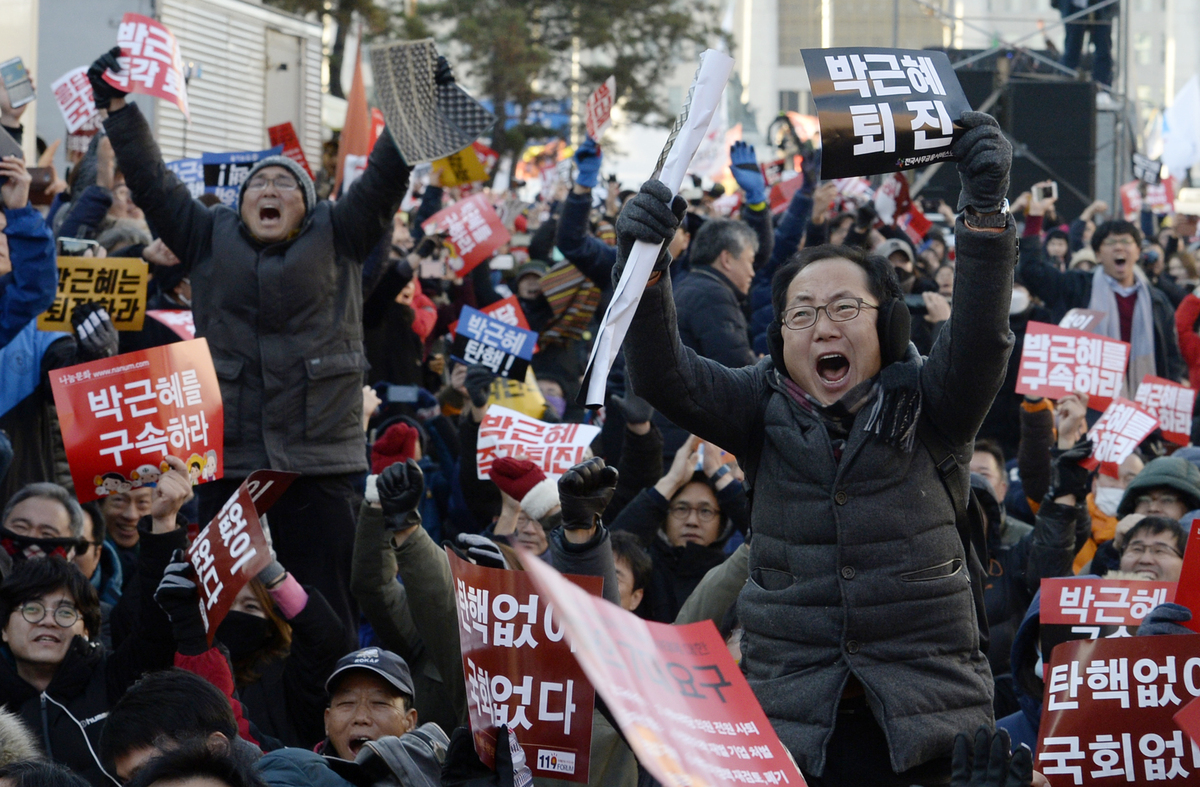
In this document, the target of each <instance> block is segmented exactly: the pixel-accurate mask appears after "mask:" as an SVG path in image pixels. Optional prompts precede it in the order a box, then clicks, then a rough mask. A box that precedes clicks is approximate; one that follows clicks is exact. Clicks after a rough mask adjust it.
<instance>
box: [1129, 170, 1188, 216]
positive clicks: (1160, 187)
mask: <svg viewBox="0 0 1200 787" xmlns="http://www.w3.org/2000/svg"><path fill="white" fill-rule="evenodd" d="M1142 186H1143V184H1142V182H1141V181H1140V180H1131V181H1129V182H1128V183H1125V184H1123V185H1122V186H1121V212H1122V213H1123V214H1124V216H1125V220H1126V221H1137V217H1138V214H1139V213H1141V210H1142V204H1143V203H1145V204H1148V205H1149V206H1150V210H1151V211H1152V212H1154V213H1160V214H1161V213H1174V212H1175V181H1174V179H1173V178H1166V179H1165V180H1163V181H1162V182H1161V183H1155V184H1150V185H1146V186H1145V188H1146V196H1145V197H1142V191H1141V189H1142Z"/></svg>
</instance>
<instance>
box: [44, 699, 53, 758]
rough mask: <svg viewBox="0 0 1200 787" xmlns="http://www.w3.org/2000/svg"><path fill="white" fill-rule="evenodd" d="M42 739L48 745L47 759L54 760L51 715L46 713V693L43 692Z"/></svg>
mask: <svg viewBox="0 0 1200 787" xmlns="http://www.w3.org/2000/svg"><path fill="white" fill-rule="evenodd" d="M41 700H42V739H43V741H45V743H46V759H48V760H53V759H54V749H53V748H52V747H51V746H50V715H49V713H47V712H46V692H44V691H43V692H42V696H41Z"/></svg>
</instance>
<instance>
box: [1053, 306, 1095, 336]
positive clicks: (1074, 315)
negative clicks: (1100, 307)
mask: <svg viewBox="0 0 1200 787" xmlns="http://www.w3.org/2000/svg"><path fill="white" fill-rule="evenodd" d="M1103 319H1104V312H1098V311H1093V310H1092V309H1071V310H1069V311H1068V312H1067V313H1066V314H1064V315H1063V318H1062V319H1061V320H1059V321H1058V327H1059V328H1070V329H1072V330H1075V331H1085V332H1087V331H1091V329H1092V326H1093V325H1095V324H1096V323H1098V322H1100V321H1101V320H1103Z"/></svg>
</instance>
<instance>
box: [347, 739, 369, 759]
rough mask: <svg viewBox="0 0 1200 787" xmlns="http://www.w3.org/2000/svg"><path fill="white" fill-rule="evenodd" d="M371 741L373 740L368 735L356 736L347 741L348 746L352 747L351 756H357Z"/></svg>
mask: <svg viewBox="0 0 1200 787" xmlns="http://www.w3.org/2000/svg"><path fill="white" fill-rule="evenodd" d="M370 740H371V739H370V738H368V737H367V736H366V735H355V736H354V737H353V738H351V739H350V740H349V741H347V743H346V745H347V746H349V747H350V753H351V754H354V755H357V754H358V751H359V749H361V748H362V747H363V745H364V744H366V743H367V742H368V741H370Z"/></svg>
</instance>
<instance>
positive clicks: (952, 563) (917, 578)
mask: <svg viewBox="0 0 1200 787" xmlns="http://www.w3.org/2000/svg"><path fill="white" fill-rule="evenodd" d="M962 570H963V562H962V560H961V559H960V558H957V557H956V558H953V559H951V560H947V561H946V562H945V563H938V564H937V565H936V566H930V567H929V568H922V569H918V570H916V571H909V572H908V573H907V574H901V575H900V581H901V582H932V581H934V580H936V579H948V578H949V577H952V576H954V575H955V574H957V573H959V572H960V571H962Z"/></svg>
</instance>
